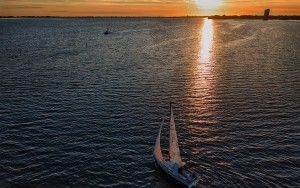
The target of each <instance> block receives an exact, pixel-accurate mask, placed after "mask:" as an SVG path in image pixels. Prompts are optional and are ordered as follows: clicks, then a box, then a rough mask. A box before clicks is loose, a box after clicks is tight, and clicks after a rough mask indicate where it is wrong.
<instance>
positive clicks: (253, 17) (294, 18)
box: [208, 15, 300, 20]
mask: <svg viewBox="0 0 300 188" xmlns="http://www.w3.org/2000/svg"><path fill="white" fill-rule="evenodd" d="M263 18H264V16H251V15H241V16H235V15H234V16H219V15H215V16H208V19H252V20H262V19H263ZM268 19H269V20H300V16H269V17H268Z"/></svg>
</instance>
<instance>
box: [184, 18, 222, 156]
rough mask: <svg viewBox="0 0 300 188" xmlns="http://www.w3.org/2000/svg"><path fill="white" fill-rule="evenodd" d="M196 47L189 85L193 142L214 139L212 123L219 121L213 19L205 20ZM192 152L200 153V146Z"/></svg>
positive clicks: (190, 124) (211, 140)
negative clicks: (195, 56) (217, 117)
mask: <svg viewBox="0 0 300 188" xmlns="http://www.w3.org/2000/svg"><path fill="white" fill-rule="evenodd" d="M197 45H198V46H195V48H197V49H199V50H198V51H197V53H198V54H197V59H196V60H195V62H194V63H193V68H192V74H191V80H190V88H189V98H190V101H189V109H190V110H189V113H190V114H189V115H190V116H191V118H190V119H189V121H190V122H189V130H190V131H191V134H192V137H193V138H192V139H191V142H193V143H201V142H214V139H215V138H212V137H211V135H210V132H211V131H212V130H211V129H212V128H213V127H212V126H211V125H214V124H216V123H217V121H216V114H215V112H216V104H217V102H216V97H215V81H216V76H215V75H216V70H215V69H214V67H215V63H216V62H215V57H214V51H213V49H214V22H213V21H212V20H210V19H204V20H203V24H202V27H200V30H199V42H198V43H197ZM195 117H196V118H195ZM192 152H193V154H198V153H199V152H200V148H198V147H195V148H194V149H193V151H192Z"/></svg>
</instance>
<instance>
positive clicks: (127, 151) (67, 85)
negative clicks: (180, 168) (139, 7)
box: [0, 18, 300, 187]
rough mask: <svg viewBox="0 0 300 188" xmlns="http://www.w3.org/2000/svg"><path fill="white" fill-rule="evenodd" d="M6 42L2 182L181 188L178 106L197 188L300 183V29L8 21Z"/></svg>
mask: <svg viewBox="0 0 300 188" xmlns="http://www.w3.org/2000/svg"><path fill="white" fill-rule="evenodd" d="M107 27H109V28H111V30H112V32H113V33H112V34H111V35H103V32H104V31H105V30H106V28H107ZM0 41H1V45H0V58H1V59H0V60H1V63H0V71H1V79H0V124H1V126H0V187H174V186H175V185H173V184H172V183H170V182H169V181H168V180H167V179H166V178H165V176H164V175H163V174H161V173H160V172H159V171H158V170H157V169H156V168H155V166H154V161H153V157H152V152H153V147H154V143H155V139H156V136H157V133H158V128H159V124H160V122H161V120H162V119H163V118H164V117H168V115H169V102H170V101H172V102H173V103H174V104H173V107H174V115H175V122H176V126H177V134H178V140H179V146H180V149H181V154H182V157H183V160H184V161H185V162H187V165H189V166H190V168H192V169H193V170H194V171H196V172H197V173H198V174H199V176H200V177H201V182H200V185H202V186H207V187H292V186H293V187H299V186H300V144H299V143H300V56H299V54H300V22H299V21H276V20H270V21H262V20H208V19H201V18H189V19H187V18H182V19H169V18H161V19H133V18H132V19H130V18H127V19H1V20H0ZM167 138H168V127H167V126H164V130H163V138H162V139H163V143H162V144H163V148H164V153H165V154H166V155H167V151H168V150H167V149H168V147H167V146H168V145H167V143H168V140H167Z"/></svg>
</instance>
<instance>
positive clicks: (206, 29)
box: [199, 19, 214, 67]
mask: <svg viewBox="0 0 300 188" xmlns="http://www.w3.org/2000/svg"><path fill="white" fill-rule="evenodd" d="M213 35H214V29H213V23H212V20H210V19H204V23H203V26H202V30H201V41H200V53H199V63H200V64H208V63H211V61H212V58H211V56H212V46H213ZM207 67H210V66H209V65H207Z"/></svg>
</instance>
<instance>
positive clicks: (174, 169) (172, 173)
mask: <svg viewBox="0 0 300 188" xmlns="http://www.w3.org/2000/svg"><path fill="white" fill-rule="evenodd" d="M162 125H163V123H162V124H161V125H160V128H159V132H158V136H157V139H156V142H155V148H154V152H153V156H154V160H155V163H156V164H157V166H158V168H160V169H161V170H162V171H163V172H164V173H166V174H167V175H168V176H169V177H170V178H171V179H172V180H174V181H175V182H176V183H178V184H179V185H181V186H183V187H187V188H196V187H197V183H198V181H199V179H198V178H197V176H196V175H195V174H194V173H192V172H191V171H189V170H188V169H187V168H185V166H184V162H182V160H181V155H180V150H179V146H178V140H177V133H176V128H175V120H174V116H173V109H172V104H171V103H170V138H169V139H170V140H169V155H170V158H169V159H165V158H164V156H163V154H162V151H161V147H160V135H161V130H162Z"/></svg>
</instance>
